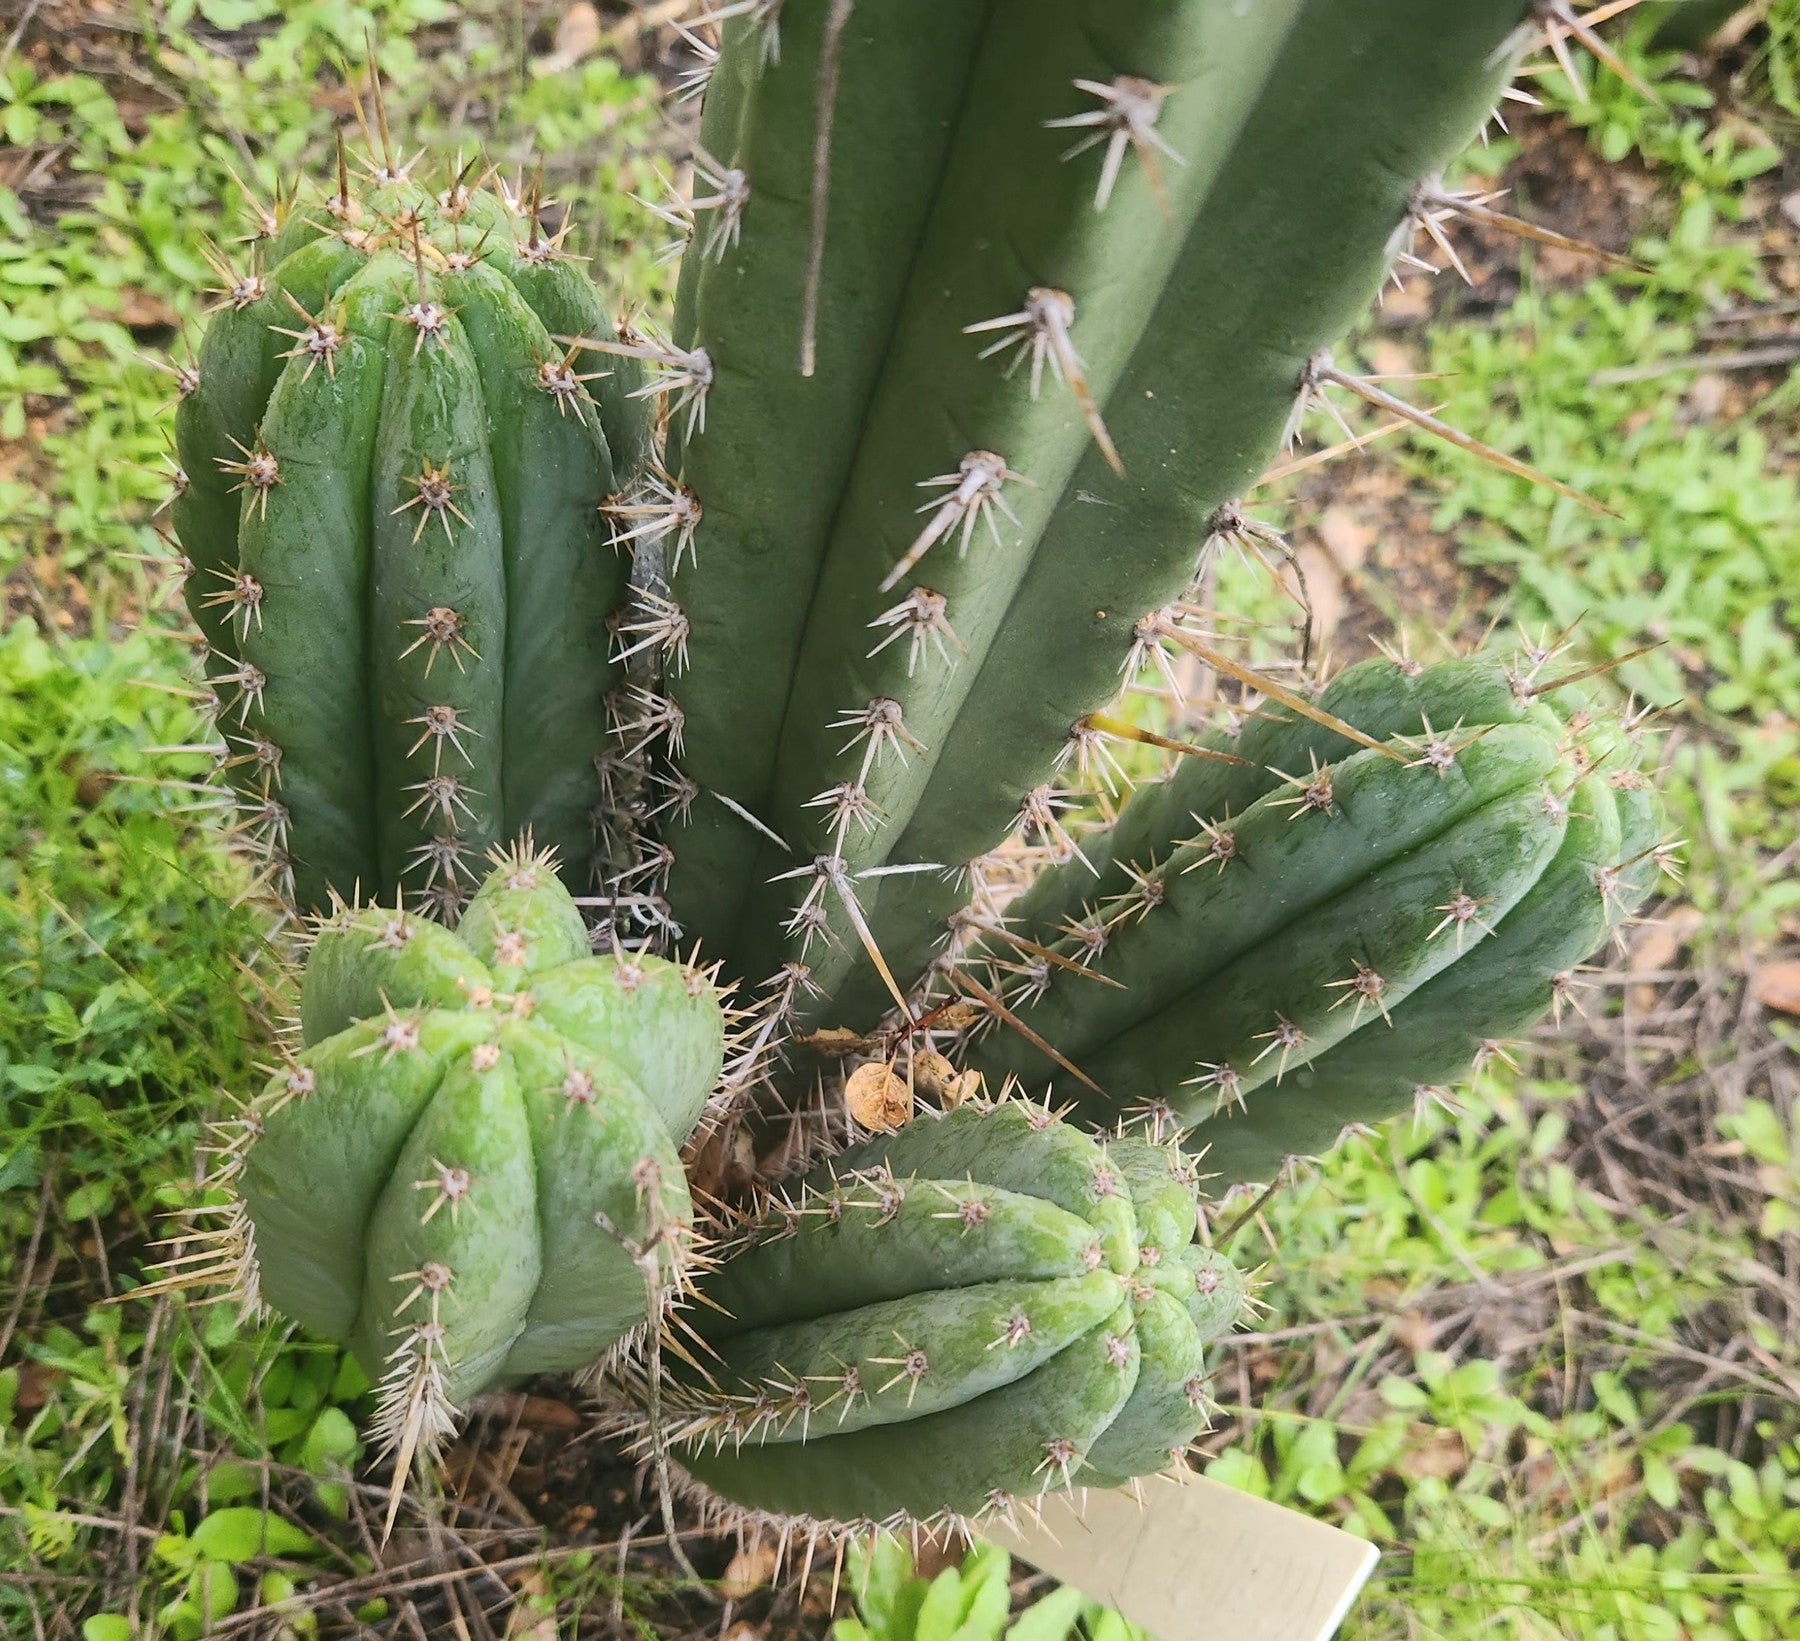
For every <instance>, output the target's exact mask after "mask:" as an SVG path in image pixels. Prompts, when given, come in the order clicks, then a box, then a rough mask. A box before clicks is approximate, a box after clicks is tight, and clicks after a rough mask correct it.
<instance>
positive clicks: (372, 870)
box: [173, 128, 648, 913]
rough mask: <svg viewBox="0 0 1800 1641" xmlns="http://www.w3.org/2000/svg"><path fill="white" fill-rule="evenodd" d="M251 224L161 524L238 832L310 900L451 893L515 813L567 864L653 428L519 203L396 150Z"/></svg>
mask: <svg viewBox="0 0 1800 1641" xmlns="http://www.w3.org/2000/svg"><path fill="white" fill-rule="evenodd" d="M370 169H371V170H372V172H373V175H372V177H371V179H370V180H369V181H368V182H367V184H366V185H365V186H362V187H361V188H360V189H358V188H355V187H353V185H352V182H351V179H350V175H349V172H348V168H347V166H346V165H345V163H344V161H343V160H342V158H341V157H340V162H339V173H338V180H337V185H336V188H335V191H332V192H329V193H327V194H326V195H325V197H324V198H322V199H321V200H319V201H318V202H317V203H313V204H301V205H297V206H294V207H292V208H291V209H289V210H287V211H286V212H285V215H284V216H280V215H278V214H276V213H262V214H261V215H260V216H259V220H258V224H257V226H258V228H259V229H260V234H259V235H258V236H257V239H256V243H255V244H254V245H253V247H252V253H251V259H250V261H249V262H248V263H247V264H245V265H243V266H235V267H234V266H232V265H230V264H228V263H227V262H226V261H225V260H224V259H223V258H220V259H219V260H218V262H217V268H218V272H219V277H220V287H219V293H218V295H219V300H218V302H217V304H216V306H215V311H214V313H213V317H212V319H211V320H210V322H209V323H208V326H207V329H206V334H205V337H204V339H203V341H202V344H201V348H200V355H199V361H198V364H197V366H193V367H189V368H187V369H184V370H183V371H181V372H180V373H178V386H179V390H180V394H181V400H180V407H179V411H178V414H177V417H176V431H177V439H178V447H179V453H180V460H181V479H180V493H179V494H178V496H177V498H176V500H175V503H174V509H173V516H174V523H175V529H176V533H177V535H178V536H179V538H180V543H181V547H182V551H183V552H184V554H185V555H186V558H187V560H188V562H189V566H190V568H189V573H188V582H187V597H188V604H189V608H190V610H191V612H192V614H193V616H194V619H195V620H196V622H198V624H199V626H200V629H201V632H202V634H203V635H204V637H205V639H206V643H207V647H208V651H207V663H206V665H207V675H208V679H209V682H210V683H211V685H212V688H213V691H214V694H215V696H216V698H217V702H218V713H217V722H218V730H219V733H220V735H221V736H222V737H223V740H224V743H225V749H226V757H225V762H226V766H227V772H228V774H229V775H230V778H231V780H232V783H233V785H234V786H235V788H236V790H237V792H238V795H239V798H240V804H241V807H242V809H243V811H244V814H243V822H242V828H243V831H244V832H245V834H246V835H247V836H248V837H250V838H251V839H252V840H253V841H255V842H257V843H258V844H260V845H261V846H263V848H264V850H265V851H266V854H267V856H268V858H269V861H270V863H271V868H272V873H273V878H274V881H275V883H276V885H277V887H278V888H280V889H281V890H282V892H283V894H284V895H285V896H286V897H288V898H291V899H293V900H295V901H297V902H298V904H299V905H300V906H301V907H303V908H308V909H314V910H317V909H320V908H322V907H323V906H324V905H326V904H327V902H328V900H329V897H330V896H331V895H332V894H334V893H335V894H338V895H342V896H345V897H350V896H353V895H356V894H358V893H361V894H364V895H375V896H378V897H384V898H391V897H392V896H393V894H394V893H395V892H396V891H397V890H399V889H401V888H405V889H406V890H407V892H408V894H409V895H411V896H417V895H420V894H423V895H426V896H429V897H430V898H431V899H432V900H433V901H434V903H435V904H436V906H437V908H438V909H439V910H440V911H444V912H452V913H453V912H454V910H455V909H456V908H457V907H458V906H459V905H460V904H461V902H462V900H463V899H464V898H465V897H466V895H467V893H468V890H469V888H470V887H471V886H472V883H473V880H474V877H475V875H476V874H477V871H478V869H479V864H480V861H481V859H482V857H483V855H484V854H485V853H486V851H487V850H488V849H489V848H490V847H492V846H493V845H494V844H496V843H499V842H504V841H506V840H509V839H511V838H513V837H516V836H519V835H521V834H522V833H524V832H526V831H530V832H532V833H534V834H535V836H536V837H537V838H538V839H539V840H540V842H542V843H544V844H545V845H548V846H553V847H554V848H556V849H557V850H558V852H559V854H560V857H561V859H562V861H563V863H564V867H565V869H566V870H567V871H568V872H569V873H570V875H571V880H572V881H575V882H578V883H581V884H585V883H586V882H587V881H588V876H589V865H590V862H591V860H592V859H593V856H594V852H595V846H594V828H593V818H592V817H593V814H594V811H595V810H596V808H597V807H598V806H599V804H600V802H601V796H602V794H601V786H600V777H599V774H598V772H597V765H596V760H597V759H599V758H600V757H602V755H603V754H604V753H605V752H606V751H607V749H608V738H607V735H606V731H605V722H604V721H605V710H604V705H603V702H604V699H605V696H606V694H607V692H608V690H609V689H611V688H612V687H613V685H614V684H615V682H616V681H617V677H618V673H619V666H618V663H617V662H616V661H615V660H614V659H613V657H612V653H611V644H612V638H611V634H610V632H609V629H608V626H607V622H608V619H609V617H611V616H612V615H613V613H614V611H615V610H616V609H617V608H618V607H619V605H620V604H621V603H622V602H623V601H624V597H625V593H626V578H627V573H628V565H627V563H626V561H625V560H624V559H623V558H622V556H621V555H619V554H617V553H615V552H613V551H612V550H611V548H610V547H609V546H608V542H607V537H608V528H607V523H606V520H605V518H604V517H603V516H602V513H601V507H602V504H603V503H605V502H606V500H607V498H608V497H609V496H611V495H612V493H613V492H614V491H616V490H618V489H620V488H622V487H623V486H625V485H626V484H628V483H629V482H630V480H631V478H632V476H633V474H634V472H635V470H636V468H637V466H638V464H639V462H640V461H641V459H642V457H643V455H644V450H645V446H646V442H647V439H648V428H647V422H646V419H645V416H644V414H643V407H642V405H641V404H639V403H635V402H633V400H632V399H631V397H630V395H631V393H632V392H633V391H634V390H635V388H636V387H637V385H638V382H639V380H640V378H639V376H638V375H637V373H636V367H635V366H634V365H632V364H631V362H630V361H629V360H626V361H620V362H619V365H618V367H617V368H616V369H614V370H612V371H610V372H596V371H592V370H583V369H582V368H581V367H580V365H579V364H578V362H577V361H576V358H575V356H574V355H573V354H572V353H571V352H570V350H569V349H567V348H566V347H564V346H562V345H560V344H559V343H557V342H556V341H555V340H553V338H555V337H557V336H559V335H569V334H582V335H585V334H592V333H594V332H595V331H598V330H605V329H608V328H609V327H608V320H607V317H606V314H605V312H604V311H603V309H602V307H601V304H600V302H599V300H598V298H597V296H596V294H595V292H594V289H593V287H592V285H591V284H590V282H589V280H588V278H587V276H586V275H585V273H583V272H582V271H581V269H580V268H579V266H578V265H577V263H576V262H575V261H574V260H573V259H572V258H570V257H568V256H567V255H566V254H565V253H564V251H563V248H562V237H563V236H562V233H560V232H559V233H555V234H548V233H546V232H545V231H544V230H543V229H542V228H541V227H540V226H539V223H538V206H537V202H536V199H535V196H532V197H529V198H527V199H525V200H523V201H522V200H521V199H520V198H518V197H517V196H515V195H513V194H512V193H510V192H505V191H502V192H500V193H498V194H496V193H490V192H489V191H487V190H486V189H485V188H478V187H476V186H474V185H473V184H472V183H471V182H470V180H469V174H470V173H469V168H468V167H464V168H463V169H462V170H460V171H457V172H455V173H454V174H453V175H451V176H450V177H448V178H446V179H444V183H445V186H443V187H442V188H441V189H440V188H439V187H438V186H437V185H435V184H433V185H427V184H426V183H424V182H422V181H418V180H415V179H414V178H412V177H411V176H410V175H409V168H408V167H407V166H406V165H402V164H397V163H395V162H394V160H393V159H392V157H391V156H390V155H388V154H387V153H386V152H385V128H384V141H383V151H382V152H381V153H380V154H378V155H376V156H373V157H372V159H371V162H370Z"/></svg>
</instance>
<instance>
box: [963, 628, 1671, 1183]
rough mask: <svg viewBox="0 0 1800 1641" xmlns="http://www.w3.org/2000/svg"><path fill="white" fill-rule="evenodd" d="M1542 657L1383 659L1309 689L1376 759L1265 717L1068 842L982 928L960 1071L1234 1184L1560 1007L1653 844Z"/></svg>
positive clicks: (1596, 718)
mask: <svg viewBox="0 0 1800 1641" xmlns="http://www.w3.org/2000/svg"><path fill="white" fill-rule="evenodd" d="M1547 661H1548V658H1547V657H1542V656H1540V657H1536V658H1534V657H1532V656H1529V655H1525V656H1520V657H1517V658H1514V659H1513V660H1511V661H1504V660H1494V659H1485V658H1478V659H1475V660H1470V661H1452V662H1444V663H1440V664H1439V665H1437V666H1434V667H1430V668H1417V667H1413V666H1410V665H1408V664H1405V663H1398V662H1392V661H1389V660H1379V661H1371V662H1368V663H1365V664H1363V665H1362V666H1359V667H1356V668H1352V669H1350V671H1349V672H1347V673H1345V674H1344V675H1343V676H1342V678H1341V679H1340V680H1339V681H1338V682H1337V683H1336V684H1334V685H1333V686H1332V687H1331V688H1330V689H1328V690H1327V691H1326V692H1325V693H1324V695H1323V696H1321V698H1320V700H1321V704H1324V703H1330V705H1331V706H1332V708H1333V709H1334V712H1335V713H1336V714H1338V715H1341V717H1340V722H1341V723H1342V725H1343V727H1344V728H1345V729H1349V730H1354V731H1355V732H1357V733H1358V734H1359V735H1361V736H1363V737H1365V738H1370V739H1375V738H1378V737H1379V738H1380V739H1379V741H1378V744H1377V745H1376V746H1375V747H1374V748H1371V749H1365V750H1358V749H1357V748H1356V744H1355V743H1354V742H1352V741H1351V740H1349V739H1347V738H1346V737H1345V735H1344V734H1342V733H1340V732H1338V731H1334V730H1332V729H1330V728H1328V727H1327V726H1325V725H1322V724H1320V723H1318V722H1316V721H1314V720H1313V719H1310V718H1305V717H1301V716H1299V715H1297V714H1291V713H1286V712H1281V711H1271V712H1270V714H1269V715H1268V716H1266V717H1257V718H1252V719H1251V720H1250V721H1249V723H1248V724H1247V725H1246V727H1245V729H1244V731H1243V733H1242V734H1241V736H1240V737H1239V738H1238V739H1237V740H1236V741H1235V742H1225V741H1223V740H1221V741H1220V743H1219V745H1220V747H1221V749H1222V748H1223V747H1224V746H1226V745H1229V746H1231V747H1232V749H1233V750H1234V752H1235V753H1236V754H1238V755H1239V756H1241V757H1242V758H1243V762H1241V763H1238V764H1223V763H1218V764H1205V765H1200V764H1188V765H1184V766H1183V768H1182V769H1181V770H1179V771H1178V772H1177V773H1176V775H1175V776H1174V778H1173V779H1171V780H1170V781H1168V782H1166V783H1164V784H1162V785H1160V786H1149V787H1145V788H1143V789H1142V790H1141V791H1140V792H1139V793H1138V794H1137V795H1136V796H1135V797H1134V798H1133V799H1132V800H1131V801H1130V802H1129V803H1128V804H1127V805H1126V806H1125V808H1124V810H1123V811H1122V812H1121V814H1120V815H1119V817H1118V819H1117V820H1116V821H1115V822H1114V823H1113V825H1112V826H1111V827H1109V828H1107V829H1105V830H1104V831H1103V832H1101V833H1099V834H1097V835H1096V836H1095V837H1093V838H1091V839H1087V840H1084V842H1083V854H1084V856H1085V857H1086V860H1087V861H1091V862H1093V863H1094V865H1095V868H1096V870H1092V871H1090V870H1089V869H1088V866H1087V865H1086V863H1085V862H1070V863H1068V864H1066V865H1064V866H1060V867H1057V868H1054V869H1053V870H1051V871H1049V872H1047V873H1045V874H1044V875H1043V876H1042V877H1040V878H1039V880H1038V881H1037V882H1036V883H1035V884H1033V886H1032V887H1031V888H1030V889H1029V890H1028V891H1027V892H1026V893H1025V894H1024V895H1023V896H1021V897H1020V900H1019V902H1018V905H1017V910H1016V912H1015V913H1013V914H1012V915H1009V916H1008V917H1007V918H1006V919H1005V921H1004V925H1003V927H1002V928H1001V930H1000V932H999V933H997V934H994V935H991V936H989V937H988V942H987V949H988V951H989V953H990V954H991V955H992V956H993V957H994V958H996V959H997V960H999V961H1000V962H1001V963H1002V964H1003V966H1004V969H1003V972H998V973H997V974H996V976H995V984H996V986H997V987H998V988H999V989H1000V990H1001V991H1003V992H1004V993H1005V995H1006V998H1007V1001H1008V1004H1009V1013H1010V1014H1011V1015H1012V1019H1013V1022H1014V1023H1013V1024H1012V1025H1011V1027H1010V1028H1009V1027H1008V1026H1005V1025H1001V1024H999V1023H998V1022H996V1023H995V1024H994V1025H993V1026H992V1028H991V1029H990V1030H989V1031H988V1032H987V1034H986V1035H985V1036H984V1037H983V1038H982V1039H981V1040H980V1042H979V1043H978V1044H976V1045H975V1047H974V1049H973V1051H972V1054H971V1063H972V1064H973V1065H974V1066H975V1067H977V1068H978V1069H980V1070H981V1071H982V1072H983V1073H984V1074H985V1075H986V1076H987V1077H988V1078H990V1079H998V1078H1004V1077H1008V1076H1016V1077H1018V1078H1020V1079H1021V1080H1022V1081H1023V1082H1024V1084H1025V1086H1026V1087H1027V1088H1029V1089H1032V1090H1038V1091H1043V1090H1048V1091H1053V1092H1054V1095H1055V1097H1057V1098H1059V1099H1068V1100H1070V1101H1073V1102H1074V1103H1075V1104H1076V1105H1077V1106H1078V1107H1079V1108H1080V1109H1081V1111H1082V1113H1083V1114H1084V1115H1085V1116H1087V1117H1088V1118H1090V1119H1091V1120H1095V1121H1100V1122H1113V1121H1117V1120H1119V1119H1120V1118H1121V1117H1125V1116H1130V1117H1132V1118H1134V1119H1136V1120H1141V1121H1144V1122H1147V1123H1150V1124H1152V1125H1153V1126H1158V1127H1160V1128H1162V1129H1163V1130H1164V1131H1168V1130H1169V1129H1171V1128H1173V1129H1175V1130H1181V1131H1186V1132H1187V1133H1188V1134H1189V1142H1190V1143H1191V1144H1193V1145H1195V1146H1205V1147H1207V1148H1208V1149H1207V1162H1206V1166H1207V1168H1208V1170H1209V1171H1212V1172H1215V1174H1216V1176H1217V1178H1218V1179H1219V1180H1220V1181H1222V1182H1223V1183H1231V1182H1236V1181H1241V1180H1245V1179H1262V1178H1268V1177H1269V1176H1270V1175H1271V1174H1272V1173H1273V1171H1274V1170H1275V1169H1276V1168H1277V1167H1278V1166H1279V1165H1280V1163H1281V1161H1282V1160H1283V1158H1284V1157H1286V1156H1289V1155H1295V1154H1299V1155H1310V1154H1313V1153H1315V1152H1318V1151H1321V1150H1323V1149H1325V1148H1326V1147H1327V1146H1328V1145H1329V1144H1330V1143H1331V1142H1332V1141H1333V1139H1335V1137H1336V1136H1337V1134H1338V1133H1339V1132H1341V1131H1342V1130H1343V1129H1344V1128H1345V1127H1346V1126H1349V1125H1352V1124H1357V1123H1367V1122H1372V1121H1376V1120H1379V1119H1381V1118H1383V1117H1387V1116H1391V1115H1393V1114H1395V1113H1396V1112H1397V1111H1400V1110H1404V1109H1405V1108H1406V1107H1407V1106H1408V1105H1410V1104H1411V1103H1412V1101H1413V1099H1414V1096H1415V1092H1416V1090H1417V1089H1418V1088H1419V1087H1420V1086H1421V1085H1426V1086H1430V1085H1435V1084H1438V1083H1440V1082H1443V1081H1446V1080H1450V1079H1454V1078H1458V1077H1461V1076H1464V1075H1466V1074H1467V1073H1468V1071H1469V1070H1470V1069H1471V1066H1472V1065H1473V1066H1477V1067H1478V1066H1479V1064H1480V1063H1481V1062H1482V1060H1483V1059H1484V1057H1485V1054H1486V1052H1487V1051H1486V1050H1485V1049H1484V1046H1483V1045H1485V1044H1488V1043H1490V1042H1492V1041H1494V1040H1498V1039H1503V1038H1506V1037H1510V1036H1511V1035H1513V1034H1515V1033H1516V1032H1518V1031H1520V1030H1522V1029H1524V1028H1526V1027H1528V1026H1529V1025H1531V1024H1533V1023H1534V1022H1535V1021H1536V1020H1537V1019H1538V1018H1540V1017H1541V1016H1542V1015H1543V1014H1545V1013H1547V1012H1548V1011H1549V1010H1550V1009H1551V1008H1552V1007H1553V1006H1558V1005H1560V1003H1561V1001H1563V1000H1564V998H1565V995H1566V992H1567V988H1568V986H1569V971H1570V970H1572V969H1573V968H1574V967H1575V966H1576V965H1577V964H1579V963H1580V962H1581V961H1582V960H1583V959H1585V958H1586V957H1587V956H1588V955H1589V954H1590V953H1591V952H1592V951H1593V950H1594V949H1595V948H1596V947H1597V946H1599V945H1600V944H1601V943H1602V942H1603V940H1604V939H1605V936H1606V933H1607V931H1608V930H1609V929H1610V928H1611V927H1613V926H1614V925H1615V924H1616V923H1618V922H1619V921H1620V920H1621V919H1623V918H1624V917H1625V916H1627V915H1628V914H1629V913H1630V912H1631V911H1632V910H1634V909H1635V908H1636V906H1637V905H1638V904H1639V903H1640V902H1641V901H1642V900H1643V898H1644V897H1645V896H1646V895H1647V894H1648V893H1649V891H1650V888H1651V887H1652V885H1653V883H1654V881H1655V878H1656V875H1657V871H1658V869H1659V866H1658V863H1659V859H1660V855H1659V846H1660V845H1661V844H1662V843H1663V842H1664V841H1665V840H1664V839H1663V838H1662V837H1661V836H1660V828H1661V825H1662V822H1661V817H1660V811H1659V806H1658V804H1657V802H1656V799H1655V796H1654V794H1653V792H1652V791H1651V789H1650V786H1649V783H1648V781H1647V779H1646V778H1645V776H1644V775H1643V774H1642V773H1641V772H1640V770H1639V768H1638V765H1637V750H1636V748H1635V746H1634V745H1633V743H1632V736H1631V734H1630V733H1628V732H1627V726H1626V725H1625V724H1623V723H1622V722H1620V721H1619V720H1618V718H1617V716H1616V714H1615V715H1609V714H1607V713H1604V712H1600V711H1598V710H1597V709H1595V708H1594V707H1592V706H1591V705H1588V704H1584V703H1583V702H1581V700H1580V699H1579V697H1577V696H1576V694H1575V692H1574V691H1573V690H1572V689H1568V688H1562V687H1558V684H1557V680H1556V678H1555V677H1554V676H1552V675H1551V674H1552V673H1553V672H1554V669H1550V673H1546V670H1545V668H1546V665H1547ZM1334 740H1335V742H1336V747H1335V749H1334V748H1333V747H1332V745H1331V742H1332V741H1334ZM1299 754H1304V757H1305V762H1304V763H1301V762H1299V761H1298V758H1297V755H1299ZM1270 757H1281V758H1282V759H1283V762H1281V763H1272V764H1264V763H1263V761H1262V760H1263V759H1265V758H1270ZM1239 805H1241V806H1242V807H1238V806H1239ZM1096 883H1098V884H1099V885H1100V888H1101V890H1102V892H1101V893H1099V894H1092V892H1091V891H1092V886H1093V885H1095V884H1096ZM1033 951H1036V952H1045V951H1048V952H1049V953H1050V954H1052V956H1054V957H1055V958H1057V959H1058V963H1060V965H1061V966H1058V965H1057V964H1053V963H1052V962H1051V961H1049V960H1048V959H1045V958H1042V957H1038V958H1035V959H1034V958H1032V957H1031V956H1030V955H1029V954H1030V953H1032V952H1033ZM1083 970H1085V971H1087V972H1086V973H1083V972H1080V971H1083ZM1102 982H1106V983H1102ZM1046 1046H1047V1047H1049V1048H1051V1049H1054V1050H1055V1054H1056V1058H1052V1057H1051V1055H1049V1054H1047V1053H1046V1051H1045V1049H1046Z"/></svg>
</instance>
